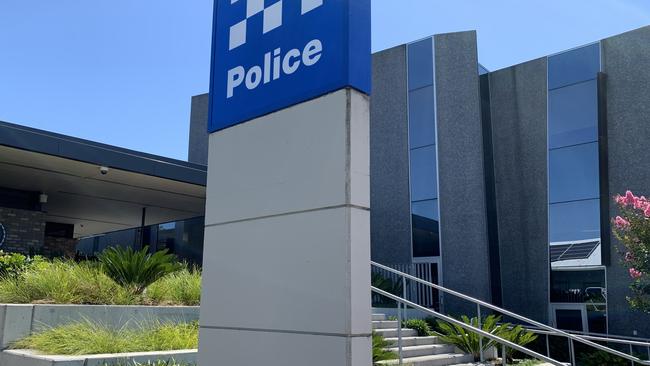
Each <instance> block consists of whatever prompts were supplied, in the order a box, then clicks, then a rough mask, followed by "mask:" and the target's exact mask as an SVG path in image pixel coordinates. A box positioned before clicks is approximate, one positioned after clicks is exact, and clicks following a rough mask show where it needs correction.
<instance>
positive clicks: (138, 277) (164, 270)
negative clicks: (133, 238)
mask: <svg viewBox="0 0 650 366" xmlns="http://www.w3.org/2000/svg"><path fill="white" fill-rule="evenodd" d="M98 258H99V261H100V262H101V263H102V269H103V270H104V273H106V275H108V277H110V278H112V279H113V281H115V282H117V283H118V284H120V285H122V286H123V287H125V288H128V289H131V290H132V291H133V293H134V294H141V293H142V292H144V290H145V289H146V288H147V286H149V285H151V284H152V283H154V282H156V281H157V280H159V279H161V278H162V277H164V276H166V275H168V274H170V273H173V272H176V271H179V270H181V269H182V268H183V265H182V264H180V263H178V262H177V261H176V257H175V256H174V255H173V254H167V249H165V250H161V251H158V252H155V253H149V247H147V246H145V247H144V248H142V250H134V249H133V248H131V247H128V248H126V249H124V248H122V247H111V248H108V249H106V250H104V251H103V252H102V253H100V254H99V255H98Z"/></svg>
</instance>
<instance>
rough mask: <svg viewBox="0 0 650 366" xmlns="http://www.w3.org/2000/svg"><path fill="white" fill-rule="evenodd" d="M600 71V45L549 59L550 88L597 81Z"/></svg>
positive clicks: (595, 44)
mask: <svg viewBox="0 0 650 366" xmlns="http://www.w3.org/2000/svg"><path fill="white" fill-rule="evenodd" d="M599 71H600V43H594V44H592V45H589V46H585V47H581V48H577V49H575V50H571V51H567V52H563V53H560V54H558V55H555V56H551V57H549V58H548V88H549V89H555V88H559V87H562V86H566V85H569V84H575V83H578V82H581V81H587V80H591V79H595V78H596V75H597V74H598V72H599Z"/></svg>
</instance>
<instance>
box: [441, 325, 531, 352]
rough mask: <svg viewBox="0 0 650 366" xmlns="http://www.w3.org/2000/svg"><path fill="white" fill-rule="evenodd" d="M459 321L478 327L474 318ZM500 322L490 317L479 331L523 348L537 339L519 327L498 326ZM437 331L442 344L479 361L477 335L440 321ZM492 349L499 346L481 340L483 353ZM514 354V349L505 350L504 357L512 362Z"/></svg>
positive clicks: (485, 339) (493, 342)
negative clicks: (448, 345)
mask: <svg viewBox="0 0 650 366" xmlns="http://www.w3.org/2000/svg"><path fill="white" fill-rule="evenodd" d="M460 320H462V321H463V323H465V324H468V325H471V326H473V327H474V328H478V327H479V326H478V318H476V317H474V318H471V319H470V318H469V317H467V316H462V317H461V319H460ZM500 321H501V317H499V316H495V315H490V316H488V317H486V318H485V319H483V322H482V324H481V329H482V330H484V331H485V332H488V333H491V334H493V335H496V336H498V337H500V338H503V339H505V340H507V341H510V342H512V343H515V344H517V345H519V346H525V345H527V344H529V343H531V342H533V341H534V340H535V339H537V335H535V334H534V333H532V332H529V331H527V330H526V329H524V328H523V327H522V326H521V325H517V326H512V325H511V324H510V323H502V324H499V322H500ZM437 331H438V333H440V335H441V336H440V340H442V341H443V342H445V343H449V344H453V345H455V346H456V347H458V348H459V349H460V350H462V351H463V352H465V353H470V354H472V355H473V356H474V360H479V359H480V350H481V347H480V343H479V338H480V337H479V335H478V334H476V333H474V332H471V331H468V330H465V329H464V328H462V327H460V326H458V325H455V324H451V323H447V322H444V321H440V320H438V321H437ZM492 347H499V348H500V345H499V344H497V342H495V341H493V340H490V339H487V338H483V351H485V350H487V349H489V348H492ZM514 352H516V351H515V350H514V349H510V348H507V350H506V357H507V359H508V360H509V361H512V356H513V354H514Z"/></svg>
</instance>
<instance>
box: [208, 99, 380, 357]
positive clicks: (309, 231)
mask: <svg viewBox="0 0 650 366" xmlns="http://www.w3.org/2000/svg"><path fill="white" fill-rule="evenodd" d="M208 162H209V165H208V166H209V169H208V187H207V210H206V218H205V222H206V228H205V249H204V259H203V293H202V299H201V321H200V324H201V331H200V346H199V365H200V366H212V365H214V366H307V365H309V366H342V365H347V366H370V365H371V364H372V356H371V337H370V334H371V310H370V215H369V214H370V212H369V205H370V194H369V190H370V182H369V105H368V97H367V96H366V95H365V94H362V93H359V92H357V91H355V90H352V89H342V90H339V91H336V92H334V93H331V94H327V95H325V96H322V97H319V98H316V99H313V100H310V101H308V102H304V103H301V104H298V105H295V106H292V107H289V108H287V109H284V110H281V111H278V112H275V113H272V114H269V115H266V116H263V117H260V118H257V119H254V120H252V121H249V122H247V123H243V124H240V125H237V126H234V127H231V128H228V129H225V130H222V131H219V132H216V133H213V134H211V135H210V149H209V158H208Z"/></svg>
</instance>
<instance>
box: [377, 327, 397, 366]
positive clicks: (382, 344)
mask: <svg viewBox="0 0 650 366" xmlns="http://www.w3.org/2000/svg"><path fill="white" fill-rule="evenodd" d="M392 345H393V344H392V343H391V342H389V341H387V340H385V339H384V337H382V336H381V335H379V334H377V333H375V332H372V363H373V365H374V364H376V363H377V362H379V361H385V360H394V359H396V358H398V357H399V356H398V355H397V354H396V353H395V352H392V351H389V350H388V349H387V348H389V347H391V346H392Z"/></svg>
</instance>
